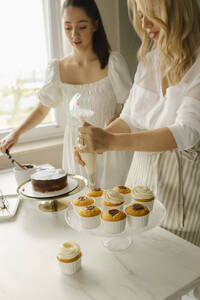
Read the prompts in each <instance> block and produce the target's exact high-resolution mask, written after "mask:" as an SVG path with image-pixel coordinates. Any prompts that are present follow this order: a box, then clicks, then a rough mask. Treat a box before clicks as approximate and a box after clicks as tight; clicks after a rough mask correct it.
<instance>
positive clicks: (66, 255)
mask: <svg viewBox="0 0 200 300" xmlns="http://www.w3.org/2000/svg"><path fill="white" fill-rule="evenodd" d="M81 255H82V254H81V250H80V246H79V245H78V244H77V243H69V242H67V243H63V244H61V245H60V248H59V253H58V255H57V260H58V263H59V265H60V269H61V271H62V272H63V274H66V275H72V274H74V273H75V272H77V271H78V270H80V268H81Z"/></svg>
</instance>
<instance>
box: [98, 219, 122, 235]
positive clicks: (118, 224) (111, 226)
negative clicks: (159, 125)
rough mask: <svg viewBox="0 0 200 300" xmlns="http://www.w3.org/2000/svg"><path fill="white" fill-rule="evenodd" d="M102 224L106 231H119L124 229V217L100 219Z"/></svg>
mask: <svg viewBox="0 0 200 300" xmlns="http://www.w3.org/2000/svg"><path fill="white" fill-rule="evenodd" d="M101 221H102V224H103V229H104V231H105V232H107V233H120V232H122V231H124V229H125V226H126V218H125V219H123V220H120V221H115V222H111V221H105V220H101Z"/></svg>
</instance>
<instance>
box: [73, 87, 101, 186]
mask: <svg viewBox="0 0 200 300" xmlns="http://www.w3.org/2000/svg"><path fill="white" fill-rule="evenodd" d="M80 97H81V94H79V93H76V94H75V95H74V96H73V97H72V99H71V100H70V103H69V110H70V113H71V115H72V117H74V118H76V119H77V120H79V121H81V122H82V124H83V123H84V122H87V119H88V118H90V117H92V116H93V115H94V111H92V110H90V109H85V108H81V107H80V102H81V100H80ZM79 147H80V148H81V145H79ZM80 155H81V159H82V160H83V161H84V162H85V169H86V172H87V175H88V180H89V188H91V189H94V188H95V175H96V158H97V154H96V153H81V154H80Z"/></svg>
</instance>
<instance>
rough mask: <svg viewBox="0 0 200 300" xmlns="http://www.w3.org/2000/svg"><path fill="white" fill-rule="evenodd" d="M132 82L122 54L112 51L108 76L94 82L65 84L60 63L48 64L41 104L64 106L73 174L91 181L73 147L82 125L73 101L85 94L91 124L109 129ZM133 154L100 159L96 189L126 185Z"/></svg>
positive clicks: (66, 155) (66, 151) (66, 162)
mask: <svg viewBox="0 0 200 300" xmlns="http://www.w3.org/2000/svg"><path fill="white" fill-rule="evenodd" d="M131 85H132V82H131V79H130V75H129V71H128V67H127V64H126V62H125V60H124V58H123V57H122V56H121V54H120V53H118V52H111V54H110V57H109V63H108V75H107V76H106V77H105V78H103V79H101V80H99V81H96V82H94V83H89V84H82V85H73V84H67V83H63V82H61V79H60V73H59V61H58V60H53V61H51V62H50V63H49V64H48V67H47V70H46V80H45V83H44V86H43V87H42V88H41V90H40V91H39V94H38V96H39V99H40V102H41V103H42V104H44V105H46V106H48V107H56V106H57V105H59V104H60V103H63V104H64V109H65V118H66V128H65V135H64V147H63V168H64V169H65V170H66V171H67V172H68V173H72V174H79V175H82V176H84V177H86V178H87V174H86V171H85V168H84V167H82V166H80V165H78V164H77V163H76V162H75V160H74V155H73V146H74V145H76V144H77V127H79V126H80V123H79V122H78V121H77V120H76V119H74V118H73V117H72V116H71V114H70V112H69V102H70V100H71V98H72V97H73V96H74V95H75V94H76V93H80V94H81V107H82V108H87V109H91V110H93V111H94V116H93V117H91V118H90V119H89V120H88V122H90V123H91V124H93V125H94V126H97V127H101V128H103V127H105V123H106V121H108V120H109V119H111V118H112V117H113V116H114V114H115V112H116V110H117V107H118V104H123V103H124V102H125V101H126V99H127V98H128V95H129V91H130V88H131ZM131 159H132V152H127V151H120V152H118V151H116V152H106V153H104V154H102V155H98V157H97V171H96V186H97V187H101V188H103V189H105V188H112V187H113V186H115V185H123V184H124V183H125V180H126V177H127V174H128V170H129V167H130V164H131Z"/></svg>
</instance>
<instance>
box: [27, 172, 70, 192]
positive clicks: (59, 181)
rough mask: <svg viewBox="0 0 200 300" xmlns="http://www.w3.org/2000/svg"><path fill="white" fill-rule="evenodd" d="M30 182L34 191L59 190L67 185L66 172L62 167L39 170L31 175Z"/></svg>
mask: <svg viewBox="0 0 200 300" xmlns="http://www.w3.org/2000/svg"><path fill="white" fill-rule="evenodd" d="M31 183H32V186H33V189H34V191H36V192H40V193H48V192H54V191H59V190H61V189H64V188H65V187H66V186H67V174H66V172H65V171H64V170H62V169H47V170H41V171H38V172H36V173H34V174H33V175H31Z"/></svg>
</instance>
